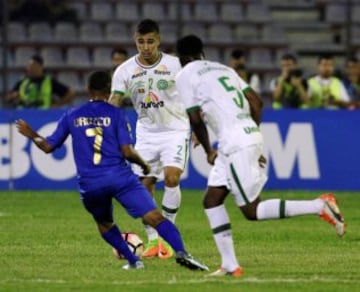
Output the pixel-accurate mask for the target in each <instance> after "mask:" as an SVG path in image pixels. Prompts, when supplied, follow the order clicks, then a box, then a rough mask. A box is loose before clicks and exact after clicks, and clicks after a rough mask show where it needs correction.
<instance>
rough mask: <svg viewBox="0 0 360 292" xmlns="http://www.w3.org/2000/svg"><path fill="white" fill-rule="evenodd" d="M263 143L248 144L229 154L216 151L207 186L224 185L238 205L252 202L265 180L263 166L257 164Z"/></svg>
mask: <svg viewBox="0 0 360 292" xmlns="http://www.w3.org/2000/svg"><path fill="white" fill-rule="evenodd" d="M262 150H263V145H262V144H256V145H250V146H247V147H246V148H243V149H240V150H238V151H236V152H233V153H231V154H229V155H226V156H225V155H224V154H221V153H220V152H219V153H218V157H217V158H216V160H215V165H214V167H213V168H212V169H211V171H210V174H209V179H208V186H212V187H217V186H226V187H227V188H228V189H229V190H230V192H231V193H232V195H233V197H234V200H235V202H236V204H237V205H238V206H244V205H246V204H249V203H251V202H253V201H254V200H255V199H256V198H257V197H258V196H259V195H260V192H261V190H262V188H263V187H264V185H265V183H266V181H267V175H266V171H265V169H264V168H261V167H260V166H259V162H258V160H259V157H260V155H261V154H262Z"/></svg>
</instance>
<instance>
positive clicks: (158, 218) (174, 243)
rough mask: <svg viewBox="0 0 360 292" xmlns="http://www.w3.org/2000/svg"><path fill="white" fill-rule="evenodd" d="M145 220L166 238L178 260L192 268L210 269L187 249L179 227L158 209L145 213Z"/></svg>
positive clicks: (179, 262)
mask: <svg viewBox="0 0 360 292" xmlns="http://www.w3.org/2000/svg"><path fill="white" fill-rule="evenodd" d="M143 218H144V221H145V222H147V223H148V224H149V225H151V226H153V227H154V228H156V230H157V232H158V233H159V235H160V236H161V237H162V238H164V239H165V240H166V241H167V242H168V243H169V244H170V245H171V247H172V248H173V250H174V251H175V252H176V262H177V263H178V264H180V265H182V266H185V267H187V268H189V269H191V270H204V271H205V270H206V271H207V270H208V267H207V266H205V265H203V264H202V263H200V262H198V261H197V260H195V259H194V258H193V257H192V256H191V255H190V254H188V253H187V252H186V251H185V248H184V244H183V241H182V238H181V235H180V232H179V230H178V229H177V227H176V226H175V225H174V224H173V223H172V222H171V221H169V220H167V219H166V218H165V217H164V216H162V215H161V213H160V212H159V211H158V210H153V211H150V212H148V213H147V214H145V215H144V217H143Z"/></svg>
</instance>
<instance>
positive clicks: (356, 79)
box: [342, 57, 360, 108]
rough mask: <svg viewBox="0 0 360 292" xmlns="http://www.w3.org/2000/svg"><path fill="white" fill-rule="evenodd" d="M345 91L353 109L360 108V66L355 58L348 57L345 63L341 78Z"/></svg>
mask: <svg viewBox="0 0 360 292" xmlns="http://www.w3.org/2000/svg"><path fill="white" fill-rule="evenodd" d="M342 81H343V84H344V86H345V89H346V91H347V93H348V95H349V97H350V100H351V103H352V105H353V106H354V107H357V108H359V107H360V64H359V60H358V59H357V58H356V57H350V58H348V59H347V60H346V62H345V72H344V76H343V78H342Z"/></svg>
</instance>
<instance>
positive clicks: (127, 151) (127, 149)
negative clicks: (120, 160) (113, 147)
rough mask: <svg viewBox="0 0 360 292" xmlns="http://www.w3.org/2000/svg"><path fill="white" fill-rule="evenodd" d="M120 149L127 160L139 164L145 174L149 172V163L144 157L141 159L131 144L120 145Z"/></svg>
mask: <svg viewBox="0 0 360 292" xmlns="http://www.w3.org/2000/svg"><path fill="white" fill-rule="evenodd" d="M121 151H122V153H123V154H124V156H125V158H126V159H127V160H128V161H130V162H132V163H136V164H138V165H140V167H141V168H142V169H143V173H144V174H145V175H146V174H149V173H150V170H151V167H150V165H149V164H148V163H147V162H146V161H145V160H144V159H142V157H141V156H140V154H139V153H138V152H137V151H136V150H135V149H134V147H133V146H132V145H122V146H121Z"/></svg>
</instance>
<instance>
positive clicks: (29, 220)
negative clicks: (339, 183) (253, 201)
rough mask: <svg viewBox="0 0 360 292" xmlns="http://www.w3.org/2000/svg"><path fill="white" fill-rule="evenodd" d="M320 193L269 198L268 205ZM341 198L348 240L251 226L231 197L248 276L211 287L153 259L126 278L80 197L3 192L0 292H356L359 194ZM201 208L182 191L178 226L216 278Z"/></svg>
mask: <svg viewBox="0 0 360 292" xmlns="http://www.w3.org/2000/svg"><path fill="white" fill-rule="evenodd" d="M158 195H159V194H158ZM317 195H319V193H313V194H310V193H307V192H269V191H268V192H265V193H264V195H263V196H262V197H263V199H266V198H274V197H281V198H284V199H285V198H286V199H301V198H302V199H310V198H313V197H315V196H317ZM159 197H160V196H158V201H159ZM337 197H338V201H339V205H340V208H341V209H342V211H343V213H344V216H345V220H346V222H347V224H348V229H347V233H346V234H345V236H344V237H343V238H338V237H337V235H336V234H335V231H334V230H333V227H332V226H330V225H329V224H328V223H326V222H324V221H322V220H320V219H319V218H318V217H317V216H303V217H297V218H293V219H283V220H272V221H262V222H250V221H246V220H245V219H244V218H243V216H242V215H241V213H240V212H239V211H238V209H237V208H236V207H235V205H234V204H233V201H232V198H231V197H229V198H228V199H227V202H226V205H227V207H228V211H229V214H230V217H231V220H232V228H233V236H234V241H235V248H236V253H237V256H238V259H239V261H240V263H241V265H242V266H243V267H244V270H245V275H244V276H243V277H242V278H238V279H233V278H230V277H222V278H216V279H214V278H210V279H209V278H206V277H205V275H206V274H207V273H206V272H200V271H196V272H192V271H189V270H187V269H185V268H183V267H180V266H179V265H177V264H175V262H174V259H169V260H159V259H149V260H145V261H144V263H145V269H144V270H138V271H124V270H122V269H121V266H122V265H123V264H125V261H119V260H116V259H115V257H114V256H113V254H112V250H111V247H110V246H108V245H107V244H106V243H105V242H104V241H103V240H102V239H101V238H100V236H99V235H98V233H97V232H98V231H97V228H96V225H95V224H94V222H93V221H92V217H91V216H90V215H89V214H88V213H87V212H86V211H85V209H83V207H82V204H81V203H80V201H79V198H78V194H77V193H76V192H54V191H51V192H0V234H1V235H0V291H69V290H75V289H76V290H78V291H120V290H122V291H123V290H124V289H126V290H128V291H145V290H146V291H209V289H212V290H213V291H220V290H223V291H225V290H226V291H359V290H358V289H359V288H358V287H359V284H360V252H359V250H360V216H359V211H358V209H359V202H360V193H346V192H342V193H337ZM201 200H202V192H201V191H190V190H186V191H183V201H182V207H181V209H180V212H179V214H178V217H177V225H178V227H179V229H180V231H181V232H182V234H183V239H184V241H185V245H186V247H187V249H188V250H189V251H190V253H192V254H193V255H194V256H195V257H196V258H198V259H200V260H202V261H203V262H204V263H206V264H207V265H208V266H209V267H210V269H211V271H213V270H215V269H216V268H217V267H218V266H219V265H220V257H219V254H218V252H217V249H216V247H215V243H214V241H213V238H212V234H211V231H210V229H209V226H208V222H207V219H206V217H205V213H204V211H203V209H202V204H201ZM114 211H115V219H116V221H117V223H118V225H119V226H120V228H121V230H122V231H133V232H136V233H138V234H139V235H140V236H141V237H142V238H143V239H144V240H145V239H146V236H145V233H144V230H143V228H142V224H141V221H140V220H133V219H132V218H130V217H129V216H128V215H127V214H126V213H125V212H124V210H123V209H122V207H121V206H119V205H117V204H116V205H115V209H114Z"/></svg>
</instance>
